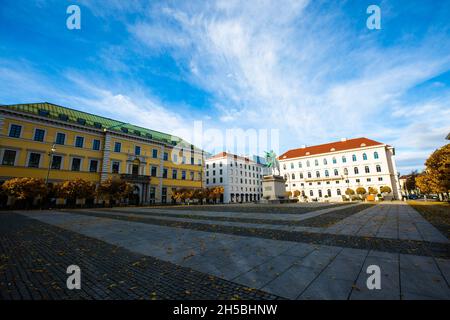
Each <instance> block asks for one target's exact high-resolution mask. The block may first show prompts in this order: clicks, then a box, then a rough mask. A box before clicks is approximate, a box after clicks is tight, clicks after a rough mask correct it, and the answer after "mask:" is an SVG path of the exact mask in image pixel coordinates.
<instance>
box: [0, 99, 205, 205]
mask: <svg viewBox="0 0 450 320" xmlns="http://www.w3.org/2000/svg"><path fill="white" fill-rule="evenodd" d="M0 161H1V162H0V182H3V181H4V180H7V179H10V178H13V177H35V178H43V179H48V182H61V181H64V180H71V179H75V178H83V179H86V180H89V181H93V182H95V183H99V182H100V181H104V180H106V179H108V178H109V177H111V176H116V177H120V178H121V179H123V180H126V181H128V182H130V183H133V185H134V186H135V193H136V195H137V198H138V199H139V200H138V201H139V203H141V204H147V203H166V202H170V201H171V194H172V192H173V191H174V190H176V189H177V188H180V187H186V188H201V187H202V170H203V161H204V155H203V151H202V150H200V149H198V148H196V147H195V146H193V145H191V144H189V143H187V142H186V141H184V140H182V139H180V138H178V137H175V136H172V135H169V134H165V133H162V132H158V131H154V130H149V129H146V128H142V127H138V126H135V125H131V124H128V123H125V122H121V121H117V120H112V119H109V118H105V117H101V116H97V115H93V114H89V113H86V112H81V111H78V110H74V109H70V108H66V107H62V106H58V105H54V104H51V103H34V104H16V105H0Z"/></svg>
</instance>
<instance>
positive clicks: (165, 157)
mask: <svg viewBox="0 0 450 320" xmlns="http://www.w3.org/2000/svg"><path fill="white" fill-rule="evenodd" d="M163 160H164V161H167V160H169V154H168V153H167V152H164V154H163Z"/></svg>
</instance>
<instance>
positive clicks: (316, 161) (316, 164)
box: [314, 159, 319, 167]
mask: <svg viewBox="0 0 450 320" xmlns="http://www.w3.org/2000/svg"><path fill="white" fill-rule="evenodd" d="M314 165H315V166H316V167H317V166H318V165H319V160H317V159H316V160H315V161H314Z"/></svg>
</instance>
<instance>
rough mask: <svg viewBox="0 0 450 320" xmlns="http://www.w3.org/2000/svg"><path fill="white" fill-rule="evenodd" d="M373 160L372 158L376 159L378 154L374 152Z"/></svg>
mask: <svg viewBox="0 0 450 320" xmlns="http://www.w3.org/2000/svg"><path fill="white" fill-rule="evenodd" d="M373 158H374V159H378V152H376V151H375V152H374V153H373Z"/></svg>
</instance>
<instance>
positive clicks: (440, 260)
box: [0, 202, 450, 300]
mask: <svg viewBox="0 0 450 320" xmlns="http://www.w3.org/2000/svg"><path fill="white" fill-rule="evenodd" d="M0 231H1V234H0V241H1V242H0V244H1V246H0V299H80V298H88V299H280V298H281V299H339V300H340V299H449V298H450V287H449V282H448V281H449V279H450V260H449V258H450V242H449V239H447V237H446V236H445V235H443V234H442V233H441V232H440V231H438V229H436V228H435V227H434V226H433V225H432V224H430V223H429V222H428V221H427V220H426V219H424V218H423V217H422V216H421V214H419V213H418V212H417V211H416V210H414V209H413V208H412V207H411V206H409V205H407V204H405V203H400V202H398V203H396V202H392V203H391V202H390V203H381V204H378V205H368V204H338V205H330V204H289V205H278V206H263V205H252V204H248V205H220V206H219V205H217V206H183V207H151V208H142V207H141V208H138V207H136V208H131V207H129V208H114V209H86V210H59V211H28V212H27V211H17V212H6V213H1V214H0ZM72 264H74V265H78V266H80V268H81V270H82V289H81V290H68V289H67V288H66V279H67V274H66V268H67V266H69V265H72ZM370 265H376V266H379V267H380V271H381V274H380V279H381V289H380V290H376V289H375V290H369V289H368V288H367V285H366V282H367V279H368V277H369V276H370V275H369V274H367V272H366V271H367V268H368V266H370Z"/></svg>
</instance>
